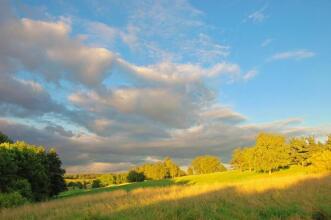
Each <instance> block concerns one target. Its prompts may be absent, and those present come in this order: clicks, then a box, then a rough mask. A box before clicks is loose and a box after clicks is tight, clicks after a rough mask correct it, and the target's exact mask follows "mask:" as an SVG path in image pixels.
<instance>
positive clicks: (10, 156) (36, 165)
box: [0, 142, 64, 201]
mask: <svg viewBox="0 0 331 220" xmlns="http://www.w3.org/2000/svg"><path fill="white" fill-rule="evenodd" d="M0 174H1V175H0V192H11V191H16V192H19V193H20V194H21V195H22V196H24V197H26V198H28V199H30V200H35V201H40V200H44V199H47V198H48V197H50V196H53V195H56V194H57V193H59V192H61V191H63V188H57V187H58V184H54V183H59V182H62V183H63V184H64V180H63V174H64V172H63V170H62V169H61V161H60V159H59V158H58V157H57V155H56V154H54V152H52V151H50V152H48V153H47V151H46V150H45V149H44V148H43V147H38V146H34V145H30V144H27V143H25V142H16V143H9V142H6V143H2V144H0ZM55 180H56V181H55Z"/></svg>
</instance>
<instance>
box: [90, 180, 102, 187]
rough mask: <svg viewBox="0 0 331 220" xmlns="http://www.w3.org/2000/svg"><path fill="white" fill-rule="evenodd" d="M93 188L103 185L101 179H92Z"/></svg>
mask: <svg viewBox="0 0 331 220" xmlns="http://www.w3.org/2000/svg"><path fill="white" fill-rule="evenodd" d="M91 187H92V188H100V187H101V181H100V180H98V179H95V180H93V181H92V186H91Z"/></svg>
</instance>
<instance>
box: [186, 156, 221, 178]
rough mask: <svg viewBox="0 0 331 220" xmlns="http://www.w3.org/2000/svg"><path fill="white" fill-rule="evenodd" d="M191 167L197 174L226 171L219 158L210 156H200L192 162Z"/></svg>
mask: <svg viewBox="0 0 331 220" xmlns="http://www.w3.org/2000/svg"><path fill="white" fill-rule="evenodd" d="M191 167H192V168H193V171H194V173H196V174H205V173H214V172H220V171H225V170H226V169H225V167H224V166H223V164H222V163H221V161H220V160H219V158H217V157H215V156H210V155H204V156H198V157H196V158H195V159H194V160H193V161H192V165H191Z"/></svg>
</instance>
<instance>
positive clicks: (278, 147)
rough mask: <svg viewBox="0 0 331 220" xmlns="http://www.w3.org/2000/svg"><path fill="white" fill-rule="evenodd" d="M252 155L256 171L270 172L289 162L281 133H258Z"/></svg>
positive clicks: (286, 146)
mask: <svg viewBox="0 0 331 220" xmlns="http://www.w3.org/2000/svg"><path fill="white" fill-rule="evenodd" d="M254 155H255V157H254V158H255V159H256V160H255V163H254V168H255V170H256V171H262V172H269V174H270V173H271V172H272V171H274V170H278V169H279V168H282V167H286V166H288V165H289V164H290V154H289V147H288V145H287V144H286V140H285V137H284V136H283V135H275V134H266V133H261V134H259V135H258V137H257V139H256V149H255V153H254Z"/></svg>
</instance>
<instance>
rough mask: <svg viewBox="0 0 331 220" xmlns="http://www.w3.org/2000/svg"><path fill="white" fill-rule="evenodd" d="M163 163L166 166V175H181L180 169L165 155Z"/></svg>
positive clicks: (172, 176) (169, 176)
mask: <svg viewBox="0 0 331 220" xmlns="http://www.w3.org/2000/svg"><path fill="white" fill-rule="evenodd" d="M164 165H165V168H166V172H167V173H166V177H167V178H174V177H178V176H180V175H181V172H180V171H181V170H180V168H179V166H178V165H177V164H175V163H174V162H173V161H172V160H171V159H170V158H169V157H166V158H165V160H164Z"/></svg>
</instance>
